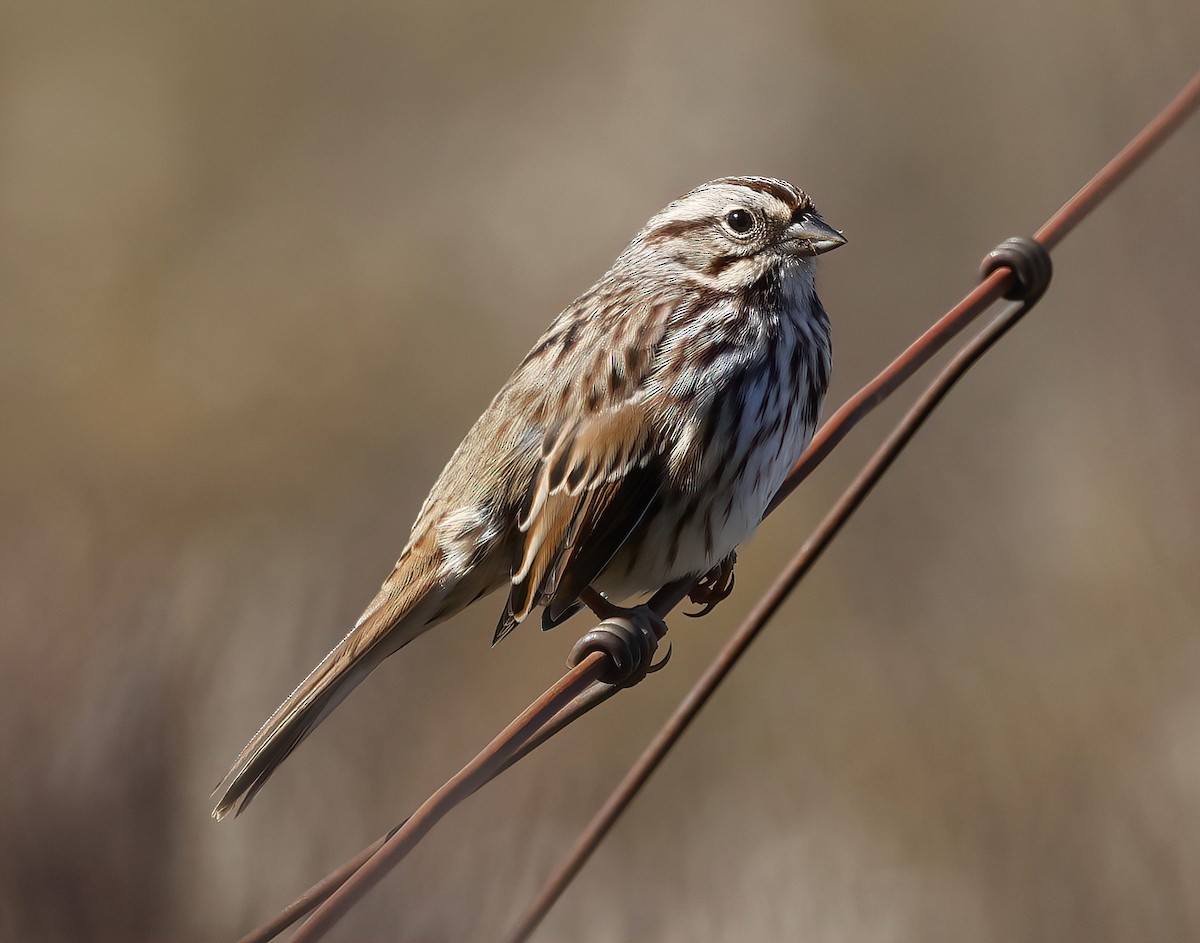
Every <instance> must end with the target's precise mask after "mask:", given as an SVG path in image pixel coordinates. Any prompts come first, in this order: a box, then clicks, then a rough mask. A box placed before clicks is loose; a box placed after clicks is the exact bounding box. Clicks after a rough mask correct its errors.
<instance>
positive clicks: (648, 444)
mask: <svg viewBox="0 0 1200 943" xmlns="http://www.w3.org/2000/svg"><path fill="white" fill-rule="evenodd" d="M670 314H671V308H670V306H667V305H654V306H651V307H650V309H649V310H648V311H647V310H643V311H642V312H639V315H641V316H640V317H638V318H632V317H629V318H626V319H622V322H620V323H618V325H617V326H616V327H615V330H613V331H612V332H611V334H610V335H609V336H608V337H607V338H606V340H607V341H608V343H607V344H605V345H604V347H603V348H602V349H596V350H594V352H593V358H594V359H592V362H591V363H590V364H587V365H586V366H585V367H584V368H583V369H582V371H581V372H579V373H577V375H576V376H575V377H574V378H573V379H574V382H573V383H572V384H571V386H570V390H569V393H570V395H569V396H564V397H563V399H564V400H566V402H562V401H560V402H559V404H558V406H557V408H556V410H555V411H554V412H555V415H556V417H557V418H558V420H559V421H558V422H556V423H554V424H553V425H551V426H550V428H549V429H548V430H547V432H546V434H545V436H544V438H543V440H542V448H541V456H540V459H539V461H538V462H537V465H536V467H535V469H534V472H533V475H532V478H531V479H530V481H529V484H528V487H527V489H526V490H525V492H524V493H523V494H522V495H521V496H520V498H519V500H520V502H521V503H520V506H519V508H518V517H517V527H518V530H519V535H518V537H519V539H518V540H517V542H516V547H515V554H514V559H513V564H512V589H511V592H510V593H509V599H508V605H507V606H506V607H505V610H504V612H503V614H502V615H501V617H500V623H499V625H498V626H497V628H496V636H495V640H494V641H496V642H498V641H499V640H500V639H502V638H503V637H504V636H505V635H507V634H508V633H509V632H511V631H512V630H513V628H515V627H516V625H517V624H518V623H520V622H521V621H523V620H524V619H525V618H526V617H527V616H528V615H529V613H530V611H532V610H533V608H534V607H535V606H539V605H548V606H549V607H550V612H551V618H552V619H553V618H555V617H557V616H558V615H559V614H561V613H562V612H563V611H564V610H566V609H567V608H568V607H569V606H570V605H571V604H572V603H573V602H575V600H576V599H577V598H578V596H579V593H580V592H581V591H582V590H583V589H584V588H585V587H586V586H588V585H589V584H590V583H591V582H592V581H593V580H595V578H596V577H597V576H598V575H599V574H600V573H601V572H602V571H603V570H604V568H605V567H606V566H607V565H608V563H609V562H610V561H611V560H612V558H613V557H614V556H615V555H616V553H617V552H618V551H619V550H620V549H621V547H622V546H623V545H624V544H625V542H626V541H627V540H628V539H629V537H630V535H631V534H632V533H633V532H634V530H635V529H636V528H637V526H638V525H639V524H640V523H641V522H642V520H643V519H644V518H645V517H646V516H647V514H648V513H649V512H650V511H651V509H652V508H653V507H654V505H655V502H656V501H657V500H658V498H659V495H660V489H661V486H662V480H663V464H664V463H663V455H662V451H663V449H664V447H665V446H666V444H667V443H665V442H663V441H662V440H661V439H660V436H661V435H662V433H663V432H664V430H662V429H658V428H657V424H656V423H654V422H653V421H652V408H651V401H652V396H651V395H650V393H649V391H648V385H647V384H648V381H649V380H650V379H651V378H652V376H653V375H654V372H655V370H656V369H657V362H656V355H657V351H658V345H659V344H660V342H661V341H662V339H663V337H664V335H665V333H666V329H667V323H668V318H669V316H670ZM535 350H536V349H535ZM589 359H591V358H589ZM575 370H576V371H580V370H581V367H580V364H579V363H578V361H576V364H575ZM550 386H551V388H553V386H554V385H553V384H550Z"/></svg>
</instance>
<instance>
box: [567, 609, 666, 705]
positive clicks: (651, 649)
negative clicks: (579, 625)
mask: <svg viewBox="0 0 1200 943" xmlns="http://www.w3.org/2000/svg"><path fill="white" fill-rule="evenodd" d="M579 599H580V601H581V602H582V603H583V604H584V605H585V606H587V607H588V608H589V609H590V610H592V612H593V613H595V614H596V616H597V618H599V619H601V620H602V621H601V625H600V626H598V627H597V629H594V630H593V631H592V632H589V633H588V634H587V635H586V636H584V638H582V639H580V641H579V644H577V645H576V647H575V650H574V651H573V652H572V653H571V662H572V663H577V662H578V661H580V660H582V657H583V655H584V652H585V650H591V649H594V648H597V647H599V648H603V649H604V650H605V651H607V652H608V653H609V655H610V656H611V657H612V659H613V661H614V662H615V663H616V665H617V668H618V669H619V670H620V671H622V672H623V673H625V674H626V677H627V678H628V680H626V681H625V684H627V685H628V684H636V683H637V682H638V681H640V680H642V678H644V677H645V676H646V674H647V673H648V672H650V671H657V670H658V669H659V668H661V667H662V666H663V665H664V664H666V658H663V659H662V661H660V662H659V664H657V665H651V661H652V659H653V658H654V653H655V651H657V649H658V640H659V639H661V638H662V637H663V636H664V635H666V634H667V624H666V623H665V622H664V621H663V619H662V616H660V615H659V614H658V613H657V612H655V611H654V610H653V609H651V608H650V607H649V606H648V605H646V604H645V603H643V604H642V605H640V606H633V607H630V608H625V607H624V606H618V605H616V604H615V603H613V602H610V601H609V600H608V599H606V598H605V597H604V596H602V595H600V593H598V592H597V591H596V590H595V589H593V588H592V587H591V586H588V587H586V588H585V589H584V590H583V591H582V592H581V593H580V594H579ZM605 623H609V625H611V626H612V629H611V630H608V631H607V634H608V635H610V636H612V637H613V639H615V640H616V641H617V642H618V645H617V647H616V649H615V650H614V648H613V647H612V646H610V645H596V644H594V640H593V639H592V638H591V637H592V636H593V635H594V634H595V633H596V632H597V631H600V632H604V631H606V628H607V627H606V626H605ZM631 632H632V634H630V633H631ZM667 655H668V656H669V655H670V652H669V651H668V652H667Z"/></svg>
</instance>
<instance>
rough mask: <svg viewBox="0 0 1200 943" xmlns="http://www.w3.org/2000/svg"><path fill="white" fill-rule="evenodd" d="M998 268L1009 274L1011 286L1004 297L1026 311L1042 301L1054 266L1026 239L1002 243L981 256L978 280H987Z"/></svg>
mask: <svg viewBox="0 0 1200 943" xmlns="http://www.w3.org/2000/svg"><path fill="white" fill-rule="evenodd" d="M998 268H1006V269H1008V270H1009V271H1011V272H1012V273H1013V283H1012V285H1011V287H1010V288H1009V289H1008V291H1006V292H1005V293H1004V297H1005V298H1007V299H1008V300H1009V301H1023V302H1025V305H1026V307H1033V305H1034V303H1035V302H1036V301H1037V300H1038V299H1039V298H1041V297H1042V295H1043V294H1044V293H1045V291H1046V288H1047V287H1049V285H1050V276H1051V275H1053V274H1054V264H1053V263H1052V262H1051V261H1050V253H1049V252H1048V251H1047V249H1046V247H1045V246H1044V245H1042V244H1041V243H1040V242H1038V241H1037V240H1035V239H1030V238H1028V237H1026V236H1012V237H1011V238H1009V239H1005V240H1004V241H1003V242H1002V243H1000V245H998V246H996V248H994V249H993V250H992V251H991V252H989V253H988V254H987V255H985V256H984V257H983V262H982V263H980V266H979V277H980V278H987V277H988V276H989V275H991V274H992V272H994V271H996V269H998Z"/></svg>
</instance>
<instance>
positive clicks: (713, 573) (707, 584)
mask: <svg viewBox="0 0 1200 943" xmlns="http://www.w3.org/2000/svg"><path fill="white" fill-rule="evenodd" d="M736 564H737V551H736V550H735V551H734V552H733V553H731V554H730V555H729V556H727V557H726V558H725V559H724V560H722V561H721V562H720V563H718V564H717V565H716V566H714V567H713V568H712V569H711V570H709V571H708V572H707V573H705V574H704V575H703V576H702V577H700V579H698V580H697V581H696V585H695V586H693V587H692V589H691V592H689V593H688V599H690V600H691V601H692V602H694V603H696V604H697V605H699V606H700V607H701V608H700V609H699V610H698V611H696V612H685V613H684V615H685V616H688V617H689V618H691V619H699V618H700V617H701V616H706V615H708V614H709V613H710V612H712V611H713V610H714V609H716V608H717V606H718V604H720V603H722V602H724V601H725V600H726V599H728V598H729V594H730V593H732V592H733V585H734V583H735V582H736V580H735V577H734V574H733V568H734V566H735V565H736Z"/></svg>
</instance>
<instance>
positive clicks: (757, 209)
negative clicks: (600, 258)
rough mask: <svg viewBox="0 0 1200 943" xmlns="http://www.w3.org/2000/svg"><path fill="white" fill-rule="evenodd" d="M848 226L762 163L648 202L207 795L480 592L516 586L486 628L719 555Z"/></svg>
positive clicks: (799, 388) (803, 405) (823, 366)
mask: <svg viewBox="0 0 1200 943" xmlns="http://www.w3.org/2000/svg"><path fill="white" fill-rule="evenodd" d="M743 227H746V228H745V229H744V230H743ZM844 241H845V240H844V239H843V238H842V237H841V236H840V235H839V234H838V233H837V232H835V231H834V230H832V229H830V228H829V227H828V226H827V225H826V224H825V223H824V221H823V220H821V218H820V216H819V215H817V213H816V210H815V209H814V208H813V206H812V203H811V202H810V200H809V199H808V197H807V195H806V194H804V193H803V192H802V191H800V190H798V189H797V188H795V187H793V186H792V185H791V184H788V183H784V182H783V181H780V180H773V179H770V178H765V177H730V178H723V179H721V180H714V181H712V182H711V183H707V184H704V185H703V186H701V187H699V188H697V189H696V190H693V191H692V192H690V193H688V194H686V195H685V196H683V197H680V198H679V199H678V200H676V201H674V202H673V203H671V204H670V205H668V206H667V207H666V208H665V209H664V210H662V212H660V213H658V214H657V215H656V216H654V217H653V218H652V219H651V220H650V222H649V223H647V224H646V226H645V228H643V229H642V231H641V232H640V233H638V235H637V236H636V237H635V238H634V240H633V242H632V243H630V245H629V246H628V247H627V248H626V249H625V251H624V252H622V253H621V255H620V256H619V257H618V258H617V260H616V262H615V263H614V265H613V267H612V268H611V269H610V270H609V271H608V273H606V274H605V275H604V277H603V278H601V279H600V281H599V282H597V283H596V285H595V286H593V287H592V288H591V289H590V290H589V291H588V292H586V293H585V294H583V295H581V296H580V297H579V298H578V299H576V300H575V301H574V302H572V304H571V305H570V306H568V307H567V309H566V310H565V311H563V312H562V314H560V315H559V316H558V317H557V318H556V319H555V320H554V322H553V323H552V324H551V325H550V327H549V328H548V329H547V330H546V332H545V334H543V335H542V337H541V339H540V340H539V341H538V342H537V344H536V345H535V346H534V348H533V350H531V351H530V353H529V355H528V356H527V357H526V358H525V359H524V360H523V361H522V363H521V364H520V366H519V367H518V368H517V370H516V372H515V373H514V374H513V375H512V377H511V378H510V379H509V380H508V382H507V383H506V384H505V385H504V387H503V388H502V389H501V390H500V392H499V393H498V394H497V395H496V398H495V399H494V400H493V401H492V403H491V405H490V406H488V408H487V409H486V410H485V411H484V413H483V415H482V416H481V417H480V418H479V420H478V421H477V422H476V423H475V425H474V426H473V427H472V429H471V430H470V432H468V433H467V436H466V438H465V439H464V440H463V442H462V444H461V445H460V446H459V447H458V449H457V450H456V451H455V453H454V455H453V456H452V457H451V459H450V461H449V463H448V464H447V465H446V468H445V469H444V470H443V472H442V474H441V476H440V477H439V478H438V480H437V482H436V483H435V484H434V486H433V490H432V491H431V492H430V494H429V497H428V498H427V499H426V501H425V504H424V506H423V507H422V508H421V511H420V513H419V514H418V515H417V520H416V523H415V524H414V525H413V530H412V534H411V535H410V537H409V541H408V544H407V546H406V547H405V548H404V550H403V551H402V552H401V554H400V559H399V560H398V561H397V563H396V567H395V569H394V571H393V572H392V574H391V575H390V576H389V577H388V578H387V580H385V581H384V584H383V587H382V588H381V589H380V591H379V593H378V595H377V596H376V597H375V599H374V600H373V601H372V603H371V604H370V606H368V607H367V610H366V612H365V613H363V615H362V617H361V618H360V619H359V621H358V623H357V624H356V625H355V627H354V629H353V630H351V632H350V633H349V634H348V635H347V636H346V637H345V638H344V639H343V640H342V641H341V642H340V643H339V644H338V645H337V647H335V648H334V650H333V651H332V652H330V653H329V655H327V656H326V657H325V659H324V660H323V661H322V662H321V664H320V665H318V666H317V667H316V668H315V669H314V670H313V672H312V673H311V674H310V675H309V676H308V677H307V678H306V679H305V680H304V681H303V682H302V683H301V684H300V686H299V687H298V688H297V689H296V690H295V691H294V692H293V693H292V694H291V696H290V697H288V699H287V700H286V701H284V703H283V704H282V705H281V706H280V707H279V709H278V710H276V712H275V713H274V714H273V715H272V716H271V718H270V719H269V720H268V721H267V722H266V724H264V725H263V727H262V728H261V729H260V730H259V732H258V733H257V734H256V735H255V737H254V738H253V739H252V740H251V741H250V743H249V744H248V745H247V746H246V748H245V749H244V750H243V751H242V754H241V756H239V757H238V759H237V762H236V763H235V764H234V766H233V768H232V769H231V770H230V772H229V774H228V775H227V776H226V777H225V779H224V781H223V782H222V783H221V784H220V785H219V786H218V787H217V791H218V792H220V793H221V797H220V800H219V802H218V805H217V808H216V810H215V812H214V815H216V816H217V817H218V818H220V817H221V816H223V815H224V814H225V813H226V812H228V811H229V810H230V809H231V808H233V807H234V806H235V805H238V806H239V810H240V808H243V807H244V806H245V804H246V803H247V802H249V801H250V799H251V798H252V797H253V796H254V794H255V793H256V792H257V791H258V789H259V788H260V787H261V786H262V784H263V783H264V782H265V780H266V779H267V777H268V776H269V775H270V774H271V773H272V772H273V771H274V769H275V768H276V767H277V766H278V765H279V763H281V762H282V761H283V759H284V758H285V757H286V756H287V755H288V754H289V753H290V752H291V751H292V749H294V748H295V746H296V745H297V744H298V743H299V742H300V741H301V740H302V739H304V737H305V736H307V734H308V733H309V732H311V730H312V729H313V728H314V727H315V726H316V725H317V724H318V723H319V722H320V721H321V720H322V719H323V718H324V717H325V716H326V715H327V714H328V713H329V711H331V710H332V709H333V708H334V707H335V706H337V704H338V703H340V701H341V700H342V698H344V697H345V696H346V694H348V693H349V691H350V690H351V689H352V688H353V687H354V686H355V685H356V684H357V683H358V682H359V681H360V680H362V678H363V677H365V676H366V675H367V673H369V672H370V671H371V669H372V668H374V667H375V666H376V665H378V664H379V662H380V661H382V660H383V659H384V658H386V657H387V656H388V655H390V654H392V653H393V652H395V651H396V650H398V649H399V648H401V647H402V646H404V645H406V644H407V643H408V642H410V641H412V640H413V639H414V638H416V637H417V636H418V635H420V634H421V633H422V632H424V631H425V630H426V629H428V628H430V627H431V626H433V625H434V624H436V623H438V622H440V621H441V620H443V619H446V618H448V617H450V616H452V615H454V614H455V613H456V612H458V611H460V610H461V609H463V608H464V607H465V606H467V605H469V604H470V603H472V602H474V601H475V600H476V599H478V598H479V597H481V596H483V595H485V594H486V593H488V592H490V591H492V590H494V589H497V588H499V587H500V586H502V585H506V584H507V585H508V587H509V591H508V595H507V599H506V602H505V605H504V609H503V612H502V614H501V618H500V622H499V625H498V627H497V630H496V635H495V640H496V641H498V640H499V639H501V638H503V637H504V636H505V635H506V634H508V632H510V631H511V630H512V629H513V628H514V627H515V626H516V625H517V624H519V623H520V622H522V621H523V620H524V619H525V618H526V617H527V616H528V615H529V614H530V613H531V612H532V611H533V610H534V609H535V608H537V607H545V612H544V616H545V620H546V622H547V623H548V624H553V623H554V622H555V621H557V620H558V619H560V618H562V617H563V615H564V614H566V613H567V612H569V611H570V610H571V609H572V608H574V607H575V606H577V605H578V599H579V595H580V593H581V592H583V591H584V590H585V589H586V588H587V587H592V588H594V589H596V590H598V591H600V592H603V593H604V594H605V595H607V596H609V597H610V598H612V599H614V600H616V599H623V598H625V597H628V596H630V595H632V594H634V593H642V592H653V591H654V590H657V589H658V588H660V587H661V586H664V585H666V584H667V583H669V582H673V581H675V580H677V579H680V578H683V577H689V576H700V575H702V574H704V573H706V572H707V571H709V570H710V569H711V568H712V567H713V566H714V565H716V564H718V563H719V562H720V561H722V560H724V559H725V558H726V557H728V556H729V555H730V554H731V553H732V552H733V550H734V548H735V547H736V546H737V545H738V544H739V543H740V542H741V541H742V540H744V539H745V538H746V537H747V536H748V535H749V534H750V533H751V532H752V531H753V530H754V528H755V527H756V526H757V525H758V523H759V521H760V520H761V519H762V515H763V512H764V511H765V509H766V506H767V503H768V502H769V501H770V499H771V497H772V496H773V495H774V493H775V491H776V490H777V488H778V487H779V485H780V484H781V483H782V481H783V478H784V476H785V475H786V474H787V471H788V469H789V468H790V467H791V466H792V465H793V464H794V463H795V461H796V459H797V458H799V456H800V453H801V452H802V451H803V450H804V448H805V447H806V446H807V444H808V442H809V439H810V438H811V436H812V433H813V430H814V428H815V426H816V422H817V418H818V414H819V412H820V409H821V402H822V399H823V397H824V395H825V389H826V386H827V384H828V380H829V368H830V356H831V354H830V339H829V321H828V319H827V317H826V315H825V311H824V309H823V308H822V307H821V303H820V301H818V299H817V296H816V292H815V289H814V284H813V257H814V256H815V255H817V254H818V253H820V252H824V251H827V250H828V249H832V248H835V247H836V246H838V245H841V244H842V243H843V242H844ZM239 803H240V805H239Z"/></svg>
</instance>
